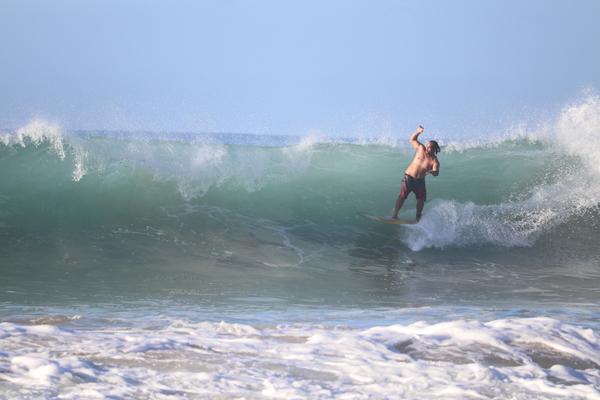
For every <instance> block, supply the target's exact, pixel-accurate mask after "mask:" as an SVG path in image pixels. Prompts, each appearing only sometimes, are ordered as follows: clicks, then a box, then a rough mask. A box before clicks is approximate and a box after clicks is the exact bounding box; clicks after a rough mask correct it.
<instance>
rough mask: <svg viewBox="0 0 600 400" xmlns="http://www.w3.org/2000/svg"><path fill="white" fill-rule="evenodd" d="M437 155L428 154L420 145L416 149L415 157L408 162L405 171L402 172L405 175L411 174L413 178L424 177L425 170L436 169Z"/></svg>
mask: <svg viewBox="0 0 600 400" xmlns="http://www.w3.org/2000/svg"><path fill="white" fill-rule="evenodd" d="M437 163H438V161H437V157H436V156H435V155H432V154H428V153H427V151H426V150H425V146H423V145H420V146H419V148H418V149H417V152H416V154H415V157H414V158H413V160H412V161H411V162H410V164H409V165H408V167H407V168H406V171H405V172H404V173H405V174H407V175H410V176H412V177H413V178H415V179H422V178H425V175H427V172H429V171H433V170H437V168H435V167H436V165H437Z"/></svg>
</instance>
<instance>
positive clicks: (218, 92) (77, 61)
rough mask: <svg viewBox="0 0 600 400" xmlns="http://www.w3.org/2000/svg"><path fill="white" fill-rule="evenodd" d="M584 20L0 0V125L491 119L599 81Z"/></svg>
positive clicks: (574, 0)
mask: <svg viewBox="0 0 600 400" xmlns="http://www.w3.org/2000/svg"><path fill="white" fill-rule="evenodd" d="M598 21H600V1H598V0H589V1H587V0H568V1H562V0H555V1H552V0H519V1H515V0H502V1H499V0H498V1H493V0H489V1H479V0H453V1H442V0H440V1H432V0H425V1H400V0H397V1H385V0H371V1H362V0H355V1H351V0H348V1H336V0H329V1H313V0H303V1H277V0H273V1H270V0H264V1H262V0H254V1H242V0H215V1H212V0H206V1H183V0H172V1H166V0H164V1H153V0H143V1H142V0H101V1H100V0H55V1H46V0H38V1H35V0H0V128H5V129H13V128H17V127H20V126H23V125H24V124H26V123H27V122H29V121H31V120H33V119H43V120H48V121H51V122H53V123H56V124H58V125H60V126H62V127H64V128H67V129H89V130H96V129H110V130H113V129H119V130H121V129H124V130H150V131H161V132H164V131H186V132H190V131H192V132H239V133H258V134H284V135H304V134H306V133H320V134H325V135H329V136H336V135H341V136H356V135H362V136H371V135H395V134H396V133H400V132H401V133H402V134H405V133H404V132H405V131H406V130H411V129H413V128H414V126H415V125H416V124H418V123H422V124H424V125H425V126H426V127H432V128H433V129H437V130H439V131H443V132H446V133H448V132H453V131H468V130H475V129H490V130H493V129H499V128H498V127H502V126H506V125H508V124H511V123H514V122H515V121H518V120H520V119H527V118H530V117H531V116H533V115H540V114H543V113H545V112H549V110H554V109H559V108H561V107H563V106H564V105H565V104H567V103H568V102H570V101H574V99H576V98H577V97H578V96H581V95H582V93H584V92H589V91H597V90H598V89H599V88H600V23H598Z"/></svg>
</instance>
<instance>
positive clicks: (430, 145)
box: [425, 140, 440, 154]
mask: <svg viewBox="0 0 600 400" xmlns="http://www.w3.org/2000/svg"><path fill="white" fill-rule="evenodd" d="M425 150H427V152H428V153H429V154H437V153H439V152H440V145H439V144H438V142H436V141H435V140H430V141H429V142H427V145H426V146H425Z"/></svg>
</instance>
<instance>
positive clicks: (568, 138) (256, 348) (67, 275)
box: [0, 96, 600, 399]
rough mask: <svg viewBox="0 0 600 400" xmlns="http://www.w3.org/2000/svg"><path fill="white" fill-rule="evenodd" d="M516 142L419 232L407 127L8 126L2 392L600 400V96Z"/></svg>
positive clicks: (483, 141) (505, 144)
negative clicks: (373, 131)
mask: <svg viewBox="0 0 600 400" xmlns="http://www.w3.org/2000/svg"><path fill="white" fill-rule="evenodd" d="M516 126H517V127H516V128H514V129H507V130H505V131H502V132H500V133H497V134H496V133H494V134H491V133H485V132H483V133H478V134H467V133H466V134H465V135H463V136H460V137H458V136H456V137H455V136H451V135H449V136H448V137H430V136H429V135H431V134H435V133H429V132H427V131H426V133H425V134H424V140H427V139H429V138H431V139H439V141H440V144H441V145H442V152H441V153H440V154H439V159H440V162H441V168H440V175H439V177H428V178H427V193H428V201H427V203H426V205H425V210H424V214H423V218H422V220H421V221H420V222H419V224H416V225H410V226H402V227H395V226H386V225H382V224H377V223H375V222H373V221H371V220H369V219H366V218H364V217H363V216H361V215H360V213H369V214H375V215H389V214H390V213H391V210H392V208H393V205H394V201H395V198H396V196H397V194H398V190H399V185H400V180H401V177H402V174H403V172H404V168H405V167H406V165H407V164H408V162H409V161H410V159H411V158H412V156H413V153H414V151H413V150H412V149H411V148H410V146H409V144H408V140H407V139H408V134H399V135H398V136H397V137H380V136H376V135H371V136H369V135H367V136H365V137H350V138H343V137H336V138H329V137H326V136H299V137H293V136H265V135H262V136H261V135H250V134H226V133H221V134H200V133H173V132H164V133H157V132H125V131H72V130H66V129H62V128H60V127H59V126H57V125H55V124H52V123H50V122H47V121H43V120H33V121H31V122H30V123H28V124H25V125H24V126H22V127H19V128H16V129H4V130H0V243H1V246H0V274H1V276H2V279H1V280H0V398H19V397H22V398H65V399H66V398H111V399H114V398H157V399H161V398H165V399H167V398H232V399H233V398H249V399H254V398H257V399H259V398H260V399H262V398H282V399H294V398H298V399H300V398H323V399H326V398H332V397H333V398H342V399H363V398H374V399H379V398H407V399H421V398H440V399H471V398H472V399H503V398H511V399H567V398H568V399H597V398H600V372H599V371H600V304H599V302H598V300H599V299H600V289H599V288H600V254H599V252H598V248H600V239H599V238H598V233H599V232H600V167H599V166H598V161H597V160H599V159H600V98H598V97H597V96H588V97H586V98H584V99H581V100H580V101H579V102H576V103H573V104H570V105H567V106H565V107H564V108H563V109H562V110H561V111H560V113H559V114H558V115H556V116H554V117H553V118H550V119H549V120H547V121H544V122H543V123H542V122H539V121H538V122H537V123H535V124H530V125H527V126H522V125H518V124H517V125H516ZM414 207H415V201H414V197H413V196H412V195H411V197H409V200H407V202H406V203H405V205H404V207H403V209H402V211H401V214H400V215H401V217H404V218H412V217H414V212H415V211H414Z"/></svg>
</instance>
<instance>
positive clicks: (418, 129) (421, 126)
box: [416, 125, 425, 133]
mask: <svg viewBox="0 0 600 400" xmlns="http://www.w3.org/2000/svg"><path fill="white" fill-rule="evenodd" d="M424 130H425V128H423V125H419V126H417V131H416V133H423V131H424Z"/></svg>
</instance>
